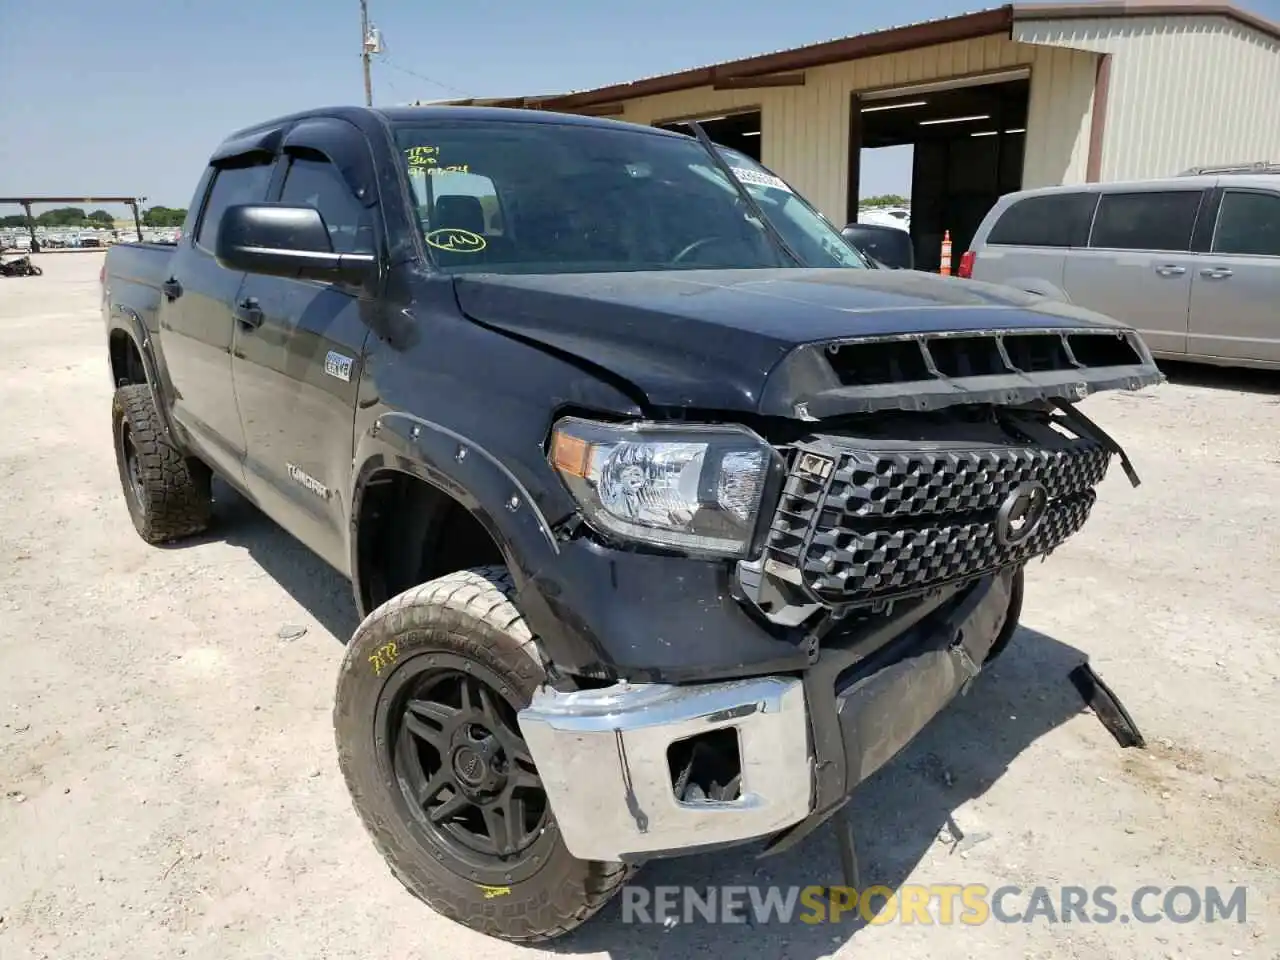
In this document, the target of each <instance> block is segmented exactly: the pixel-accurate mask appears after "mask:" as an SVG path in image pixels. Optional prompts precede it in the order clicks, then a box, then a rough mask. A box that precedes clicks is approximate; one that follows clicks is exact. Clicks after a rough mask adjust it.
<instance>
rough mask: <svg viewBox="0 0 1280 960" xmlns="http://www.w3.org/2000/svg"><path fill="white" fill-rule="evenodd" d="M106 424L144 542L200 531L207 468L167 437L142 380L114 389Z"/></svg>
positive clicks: (205, 516)
mask: <svg viewBox="0 0 1280 960" xmlns="http://www.w3.org/2000/svg"><path fill="white" fill-rule="evenodd" d="M111 426H112V432H113V434H114V437H115V447H116V465H117V466H118V468H119V471H120V485H121V487H122V488H123V490H124V499H125V503H126V504H127V505H128V507H129V516H130V518H131V519H132V520H133V526H134V529H136V530H137V531H138V535H139V536H140V537H142V539H143V540H145V541H147V543H164V542H166V541H169V540H177V539H179V538H181V537H187V536H191V535H192V534H196V533H200V532H202V531H203V530H205V529H206V528H207V527H208V526H209V514H210V501H211V497H210V493H209V483H210V479H211V476H210V473H209V468H208V467H206V466H205V465H204V464H203V463H201V462H200V461H198V460H195V459H193V458H190V457H186V456H184V455H183V454H182V453H181V452H180V451H179V450H178V449H177V448H176V447H175V446H174V445H173V444H172V443H171V442H170V440H169V438H168V436H167V435H166V434H165V430H164V424H163V422H162V421H161V419H160V411H159V410H157V409H156V405H155V401H154V400H152V398H151V388H150V387H148V386H147V385H146V384H145V383H142V384H130V385H128V386H125V387H120V388H119V389H118V390H116V395H115V398H114V400H113V401H112V404H111Z"/></svg>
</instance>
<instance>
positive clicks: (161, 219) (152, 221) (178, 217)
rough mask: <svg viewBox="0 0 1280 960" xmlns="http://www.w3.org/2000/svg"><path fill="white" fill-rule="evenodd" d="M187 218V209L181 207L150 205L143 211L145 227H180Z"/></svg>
mask: <svg viewBox="0 0 1280 960" xmlns="http://www.w3.org/2000/svg"><path fill="white" fill-rule="evenodd" d="M186 219H187V211H186V210H184V209H182V208H180V207H150V208H148V209H146V210H144V211H142V225H143V226H145V227H180V226H182V224H183V223H184V222H185V221H186Z"/></svg>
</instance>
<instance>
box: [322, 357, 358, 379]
mask: <svg viewBox="0 0 1280 960" xmlns="http://www.w3.org/2000/svg"><path fill="white" fill-rule="evenodd" d="M352 362H353V361H352V359H351V358H350V357H344V356H343V355H342V354H340V353H338V352H337V351H336V350H330V351H329V352H328V353H327V354H325V358H324V372H325V373H326V374H328V375H329V376H331V377H337V378H338V379H339V380H345V381H346V382H347V383H350V382H351V364H352Z"/></svg>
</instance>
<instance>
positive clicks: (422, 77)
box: [378, 53, 475, 97]
mask: <svg viewBox="0 0 1280 960" xmlns="http://www.w3.org/2000/svg"><path fill="white" fill-rule="evenodd" d="M378 62H379V63H381V64H383V65H384V66H388V67H390V68H391V69H392V70H399V71H400V72H401V73H407V74H408V75H409V76H411V77H417V78H418V79H419V80H425V81H426V82H427V83H430V84H432V85H433V86H437V87H441V88H442V89H444V90H449V91H451V92H453V93H456V94H458V95H459V96H463V97H474V96H475V94H473V93H469V92H467V91H466V90H461V89H459V88H458V87H455V86H453V85H452V84H449V83H445V82H444V81H442V80H436V79H435V78H433V77H428V76H427V75H426V74H422V73H418V71H416V70H410V69H409V68H408V67H402V66H400V64H398V63H393V62H392V61H391V59H390V58H389V57H387V55H386V54H385V53H384V54H383V55H382V56H380V57H379V58H378Z"/></svg>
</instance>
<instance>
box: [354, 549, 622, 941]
mask: <svg viewBox="0 0 1280 960" xmlns="http://www.w3.org/2000/svg"><path fill="white" fill-rule="evenodd" d="M514 593H515V590H514V586H513V585H512V582H511V577H510V575H509V573H508V572H507V570H506V569H505V568H503V567H479V568H476V569H473V570H463V571H460V572H457V573H451V574H448V575H446V576H443V577H440V578H439V579H436V580H432V581H430V582H428V583H424V584H422V585H421V586H418V587H414V588H412V589H410V590H408V591H406V592H405V593H402V594H401V595H400V596H398V597H395V598H394V599H392V600H389V601H387V602H386V603H385V604H383V605H382V606H381V607H379V608H378V609H377V610H375V611H373V613H371V614H369V616H368V617H367V618H366V619H365V621H364V623H362V624H361V625H360V627H359V628H358V629H357V630H356V633H355V636H354V637H353V638H352V639H351V642H350V644H349V645H348V647H347V653H346V657H345V659H344V660H343V664H342V670H341V673H340V675H339V678H338V690H337V702H336V705H335V708H334V726H335V733H336V739H337V746H338V761H339V764H340V766H341V768H342V773H343V776H344V777H345V778H346V781H347V787H348V788H349V789H350V791H351V797H352V802H353V803H354V805H355V808H356V812H357V813H359V814H360V817H361V819H362V820H363V821H364V825H365V827H366V828H367V829H368V831H369V833H370V834H371V835H372V837H373V841H374V843H375V845H376V846H377V848H378V850H379V851H380V852H381V853H382V855H383V857H385V858H386V860H387V862H388V863H389V865H390V867H391V870H392V872H393V873H394V874H395V876H396V877H397V878H398V879H399V880H400V882H401V883H403V884H404V885H405V886H406V887H407V888H408V889H409V890H410V892H412V893H413V894H414V895H415V896H417V897H419V898H420V899H422V900H424V901H425V902H426V903H427V904H428V905H429V906H431V907H432V908H434V909H435V910H437V911H438V912H440V913H442V914H444V915H445V916H447V917H449V918H450V919H452V920H456V921H458V922H459V923H463V924H465V925H466V926H468V927H471V928H473V929H475V930H478V931H480V932H482V933H485V934H488V935H490V936H496V937H501V938H503V939H506V940H516V941H533V940H547V939H550V938H552V937H557V936H560V935H562V934H565V933H568V932H569V931H570V930H572V929H574V928H575V927H577V926H578V925H579V924H581V923H583V922H584V921H586V920H587V919H588V918H589V917H591V916H592V915H593V914H594V913H596V911H598V910H599V909H600V908H601V907H603V906H604V905H605V903H607V902H608V901H609V899H610V897H612V896H613V894H614V893H615V892H616V891H617V889H618V888H619V887H620V886H621V885H622V883H623V881H625V880H626V879H627V877H628V876H630V873H631V871H630V869H629V868H628V867H626V866H625V865H623V864H620V863H599V862H594V861H586V860H579V859H577V858H576V857H574V856H573V855H572V854H570V853H569V851H568V849H567V848H566V847H565V845H564V841H563V839H562V838H561V836H560V833H559V830H558V828H557V826H556V822H555V818H554V816H553V815H552V812H551V809H550V806H549V805H548V803H547V796H546V793H545V792H544V790H543V788H542V781H541V780H540V779H539V777H538V772H537V770H536V769H535V767H534V765H533V759H532V757H531V756H530V755H529V751H528V748H527V747H526V746H525V742H524V738H523V737H522V736H521V734H520V727H519V724H518V722H517V719H516V713H517V711H518V710H519V709H521V708H522V707H524V706H526V705H527V704H528V703H529V700H530V698H531V697H532V695H533V692H534V691H535V690H536V689H537V688H538V686H539V685H540V684H541V683H542V682H543V681H544V680H545V676H546V674H545V672H544V670H543V666H542V661H541V658H540V656H539V654H538V650H537V645H536V642H535V640H534V638H533V636H532V634H531V633H530V632H529V628H528V627H527V626H526V625H525V622H524V619H523V618H522V617H521V616H520V612H519V611H518V610H517V609H516V606H515V604H514V603H513V602H512V597H513V596H514Z"/></svg>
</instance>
